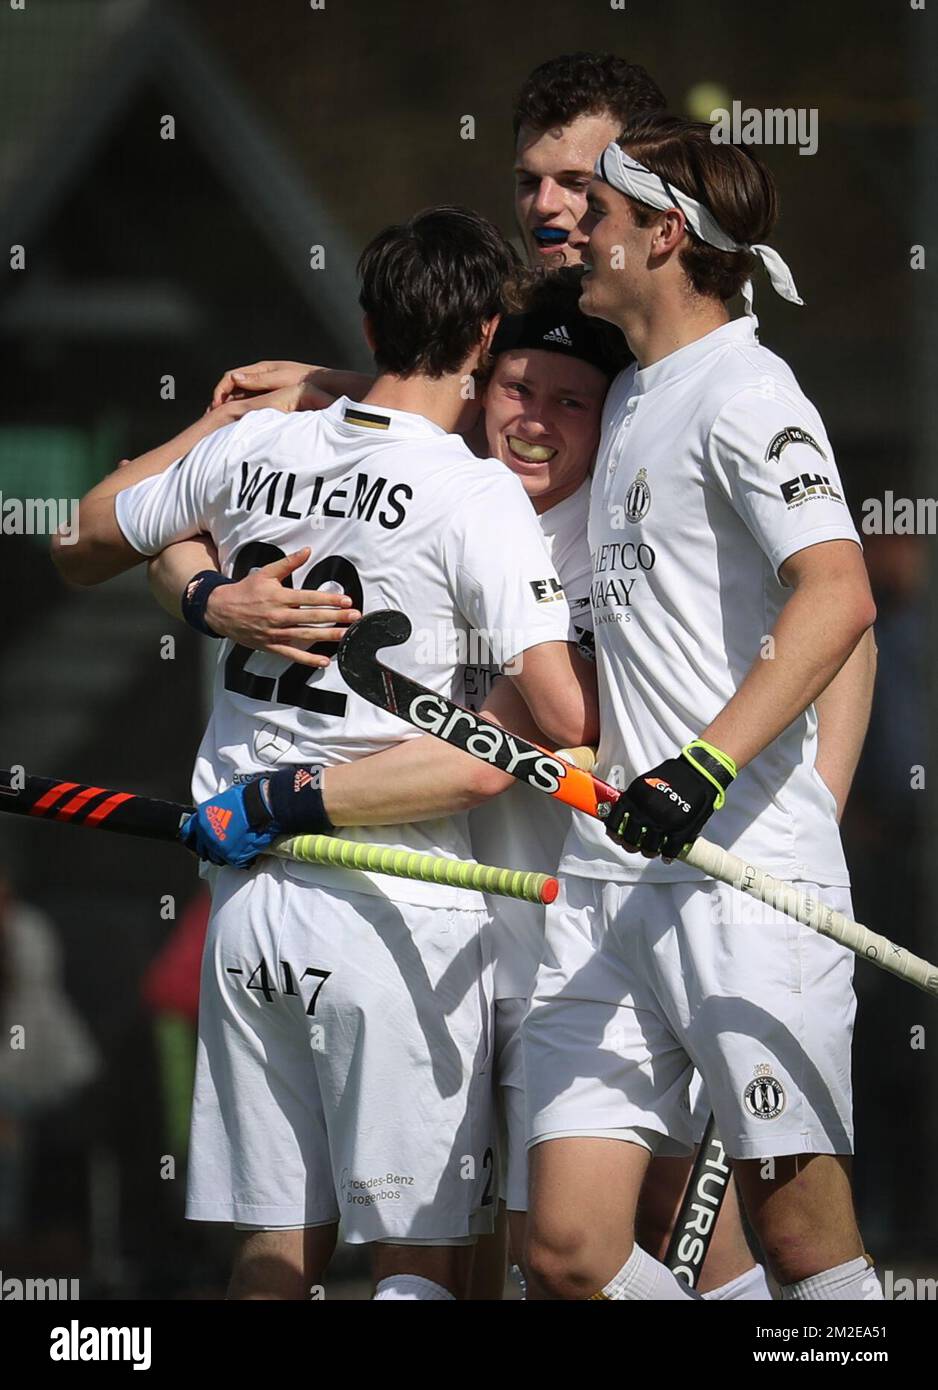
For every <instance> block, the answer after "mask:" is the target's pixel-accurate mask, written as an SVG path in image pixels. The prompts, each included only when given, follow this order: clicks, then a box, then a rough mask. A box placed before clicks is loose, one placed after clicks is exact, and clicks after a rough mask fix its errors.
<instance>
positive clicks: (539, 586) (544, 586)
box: [528, 579, 564, 603]
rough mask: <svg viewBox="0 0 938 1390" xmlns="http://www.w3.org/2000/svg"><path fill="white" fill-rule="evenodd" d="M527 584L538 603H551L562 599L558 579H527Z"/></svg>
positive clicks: (561, 589) (562, 593)
mask: <svg viewBox="0 0 938 1390" xmlns="http://www.w3.org/2000/svg"><path fill="white" fill-rule="evenodd" d="M528 583H529V584H530V585H531V592H532V593H533V594H534V597H535V599H536V601H537V602H538V603H553V601H554V599H561V598H563V597H564V592H563V585H562V584H561V583H560V580H559V579H529V580H528Z"/></svg>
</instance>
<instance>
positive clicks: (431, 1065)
mask: <svg viewBox="0 0 938 1390" xmlns="http://www.w3.org/2000/svg"><path fill="white" fill-rule="evenodd" d="M483 923H484V915H483V914H482V913H478V912H467V911H459V910H456V909H450V908H434V907H425V906H416V905H414V904H410V903H394V902H390V901H388V900H387V899H385V898H380V897H376V896H374V895H372V894H364V893H349V892H344V891H339V890H336V889H332V888H326V887H321V886H319V885H316V884H312V883H308V884H307V883H299V882H297V881H296V880H294V879H291V878H289V877H287V876H286V875H285V874H284V872H283V869H282V867H281V866H280V865H279V864H277V863H276V862H273V863H269V862H267V863H265V865H264V867H263V868H262V869H257V870H255V871H254V872H252V873H251V874H249V875H246V874H244V873H243V872H240V871H238V870H235V869H224V870H222V872H221V873H220V874H219V876H218V880H217V883H216V886H215V892H214V896H213V902H212V916H211V920H210V922H209V929H208V936H207V938H206V943H205V954H204V956H203V961H202V993H201V1000H200V1006H199V1044H198V1058H197V1067H196V1080H195V1095H194V1098H193V1109H192V1132H191V1138H190V1146H189V1190H188V1201H187V1205H186V1215H187V1216H188V1217H189V1218H190V1219H191V1220H196V1221H230V1222H236V1223H241V1224H244V1225H250V1226H264V1227H300V1226H309V1225H321V1224H325V1223H328V1222H334V1221H338V1220H339V1219H340V1218H341V1221H342V1226H343V1234H344V1237H345V1239H346V1240H348V1241H350V1242H352V1243H353V1244H355V1243H363V1242H368V1241H378V1240H386V1239H387V1240H390V1239H396V1240H405V1239H407V1238H412V1239H414V1240H440V1241H446V1240H448V1239H453V1240H460V1239H462V1238H464V1237H466V1236H471V1235H476V1234H479V1233H481V1232H485V1231H488V1230H489V1229H490V1228H491V1219H492V1212H493V1209H494V1187H495V1172H494V1115H493V1104H492V1076H491V1057H490V1053H491V1049H492V1033H493V1028H492V1019H491V968H490V964H489V962H488V961H487V959H486V958H485V947H484V943H483V933H482V930H481V929H482V926H483Z"/></svg>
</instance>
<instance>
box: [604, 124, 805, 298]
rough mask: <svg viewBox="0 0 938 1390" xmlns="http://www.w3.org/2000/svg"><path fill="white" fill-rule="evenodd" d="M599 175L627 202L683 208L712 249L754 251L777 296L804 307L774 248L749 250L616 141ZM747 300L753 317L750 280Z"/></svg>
mask: <svg viewBox="0 0 938 1390" xmlns="http://www.w3.org/2000/svg"><path fill="white" fill-rule="evenodd" d="M595 173H596V177H597V178H600V179H602V180H603V182H604V183H608V184H609V185H610V187H612V188H615V189H617V190H618V191H619V192H620V193H624V194H625V196H626V197H627V198H634V199H635V200H636V201H637V202H639V203H646V204H647V205H648V206H649V207H652V208H659V209H660V210H661V211H662V212H664V211H666V210H667V209H668V208H679V209H680V210H681V212H683V214H684V217H685V218H686V220H687V225H688V226H689V227H691V228H692V229H693V230H694V231H695V232H696V234H697V236H699V237H700V239H701V241H705V242H707V244H708V245H709V246H715V247H717V249H718V250H720V251H751V252H752V254H753V255H754V256H758V257H759V260H760V261H761V262H762V264H763V265H764V266H765V269H766V272H767V274H768V277H769V279H770V280H771V282H772V288H773V289H774V290H775V292H776V294H780V295H781V296H782V298H783V299H787V300H788V301H789V303H790V304H803V303H804V300H803V299H802V298H801V296H800V295H799V294H798V291H797V289H796V288H795V282H794V280H793V279H792V274H791V271H790V270H789V269H788V266H787V265H786V264H785V262H784V261H783V260H782V258H781V256H780V255H779V254H778V252H777V251H773V249H772V247H771V246H747V245H746V244H745V242H739V241H734V240H733V238H732V237H731V236H727V234H726V232H724V230H723V228H722V227H721V226H720V224H719V223H718V222H717V220H716V218H715V217H714V215H713V213H712V212H711V211H710V210H709V208H705V207H704V205H703V203H698V202H697V201H696V200H695V199H694V198H691V197H690V195H689V194H687V193H682V192H681V190H680V189H678V188H674V187H673V186H672V185H671V184H669V183H668V182H667V180H665V179H663V178H662V177H661V175H660V174H653V173H652V172H651V170H650V169H646V168H645V166H644V164H639V163H638V161H637V160H635V159H633V158H632V157H631V155H627V154H625V152H624V151H623V150H621V149H620V148H619V146H618V145H617V144H616V142H615V141H614V140H613V141H611V142H610V143H609V144H608V145H607V146H606V148H605V149H604V150H603V152H602V154H601V155H600V156H599V158H598V159H597V161H596V169H595ZM743 298H744V299H745V301H746V313H747V314H751V313H752V281H751V280H747V281H746V283H745V285H743Z"/></svg>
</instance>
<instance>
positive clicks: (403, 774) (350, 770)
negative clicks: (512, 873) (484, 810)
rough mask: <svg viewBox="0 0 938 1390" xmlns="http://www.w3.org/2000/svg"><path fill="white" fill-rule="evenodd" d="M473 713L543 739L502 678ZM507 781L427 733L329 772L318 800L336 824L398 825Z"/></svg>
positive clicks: (467, 803)
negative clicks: (480, 706) (323, 804)
mask: <svg viewBox="0 0 938 1390" xmlns="http://www.w3.org/2000/svg"><path fill="white" fill-rule="evenodd" d="M479 714H480V716H481V717H482V718H483V719H487V720H488V721H489V722H490V723H492V724H499V725H501V726H502V728H505V729H510V730H511V731H512V733H517V734H520V735H521V736H522V737H524V738H531V739H534V740H535V741H537V742H544V741H545V736H544V734H542V733H541V731H540V729H539V728H538V727H537V725H536V724H535V723H534V720H533V718H532V716H531V713H530V711H529V710H528V707H527V705H526V704H525V702H524V700H523V699H522V697H521V695H520V693H519V692H518V690H517V689H516V688H515V686H514V684H513V683H512V682H511V681H510V680H508V679H502V680H497V681H496V682H495V684H494V685H493V687H492V690H491V692H490V693H489V695H488V696H487V698H486V700H485V703H484V704H483V706H482V708H481V709H480V711H479ZM514 783H515V779H514V778H513V777H509V776H508V774H507V773H505V772H500V771H499V770H498V768H496V767H490V766H489V765H488V764H486V763H483V762H481V761H480V760H479V759H478V758H475V757H473V756H472V755H471V754H469V753H463V752H462V751H461V750H460V749H458V748H454V747H453V746H452V745H451V744H448V743H445V742H443V741H441V740H440V739H438V738H434V737H433V736H432V735H430V734H428V735H426V736H425V737H422V738H413V739H408V740H406V741H405V742H403V743H398V744H395V746H394V747H393V748H389V749H386V750H385V751H383V752H381V753H373V754H371V756H370V757H367V758H360V759H359V760H358V761H357V762H354V763H343V764H342V765H341V766H338V767H330V768H328V769H327V770H326V773H325V776H324V778H323V798H324V801H325V806H326V810H327V812H328V813H329V817H330V819H331V821H332V823H333V825H335V826H337V827H341V826H354V825H400V824H403V823H404V822H405V821H420V820H434V819H436V817H438V816H449V815H455V814H456V813H457V812H459V811H471V810H472V809H473V807H475V806H479V805H481V804H482V802H484V801H488V800H489V799H490V798H491V797H493V796H499V795H500V794H501V793H502V792H504V791H507V790H508V788H509V787H511V786H513V785H514ZM512 867H516V866H512ZM517 867H528V866H526V865H519V866H517Z"/></svg>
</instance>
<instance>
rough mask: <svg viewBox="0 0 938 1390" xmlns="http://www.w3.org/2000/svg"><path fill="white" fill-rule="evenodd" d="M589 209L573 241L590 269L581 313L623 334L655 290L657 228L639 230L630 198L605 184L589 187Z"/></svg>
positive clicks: (598, 180)
mask: <svg viewBox="0 0 938 1390" xmlns="http://www.w3.org/2000/svg"><path fill="white" fill-rule="evenodd" d="M587 204H588V206H587V208H586V210H585V212H584V214H583V217H582V219H581V221H580V223H579V225H578V227H577V228H576V231H575V232H574V233H573V235H572V238H571V241H572V243H573V245H574V246H575V248H576V250H577V252H578V254H579V255H580V256H581V257H582V258H583V261H584V263H585V265H586V266H587V272H586V274H585V275H584V276H583V282H582V290H581V293H580V305H579V307H580V312H581V313H583V314H588V315H590V317H591V318H599V319H605V320H606V321H607V322H608V323H614V324H616V325H617V326H618V327H619V328H622V329H623V330H624V329H625V327H626V324H627V322H628V317H629V314H630V312H631V311H632V309H633V308H634V307H635V306H636V305H637V304H639V303H641V302H642V301H643V299H644V298H645V297H646V296H647V295H648V294H650V293H651V290H652V285H651V270H650V267H649V247H650V245H651V242H652V238H653V236H654V226H653V225H649V226H646V227H642V226H639V224H638V222H637V221H636V219H635V215H634V212H633V210H632V206H631V204H630V203H629V200H628V198H625V197H623V195H622V194H621V193H618V192H617V191H616V190H615V189H614V188H610V187H609V185H608V184H607V183H604V182H603V181H602V180H601V179H594V180H593V181H592V183H591V184H590V188H589V194H588V197H587Z"/></svg>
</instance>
